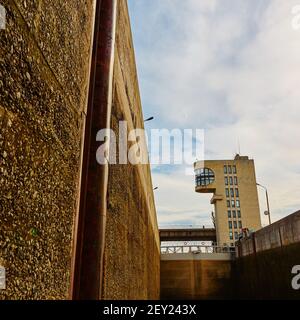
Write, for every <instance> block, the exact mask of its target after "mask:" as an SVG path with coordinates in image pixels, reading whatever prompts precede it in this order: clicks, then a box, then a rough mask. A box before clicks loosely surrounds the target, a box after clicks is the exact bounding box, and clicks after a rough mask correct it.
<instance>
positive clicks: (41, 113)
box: [0, 0, 159, 299]
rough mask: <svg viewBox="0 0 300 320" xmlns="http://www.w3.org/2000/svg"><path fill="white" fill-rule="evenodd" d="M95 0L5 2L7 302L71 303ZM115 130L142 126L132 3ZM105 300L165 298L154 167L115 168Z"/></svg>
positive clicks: (0, 194)
mask: <svg viewBox="0 0 300 320" xmlns="http://www.w3.org/2000/svg"><path fill="white" fill-rule="evenodd" d="M93 2H94V1H92V0H72V1H62V0H54V1H45V0H24V1H14V0H5V1H0V4H1V5H3V6H4V7H5V9H6V11H7V25H6V29H5V30H0V265H2V266H4V267H5V268H6V278H7V288H6V290H0V299H68V298H69V297H70V296H69V291H70V279H71V278H70V273H71V258H72V250H73V239H74V221H75V219H76V214H77V211H78V201H79V190H80V188H79V186H80V172H81V156H82V155H81V153H82V141H83V131H84V122H85V114H86V106H87V92H88V83H89V67H90V49H91V43H92V25H93V15H94V8H93ZM112 112H113V114H112V126H113V128H116V123H117V121H118V119H120V118H121V119H124V118H125V119H126V120H128V121H129V122H130V121H131V125H132V126H141V127H142V126H143V123H142V110H141V103H140V98H139V89H138V81H137V74H136V67H135V61H134V52H133V45H132V37H131V30H130V22H129V17H128V9H127V2H126V0H119V1H118V18H117V38H116V51H115V66H114V95H113V110H112ZM107 223H108V225H107V236H106V250H105V272H104V282H105V283H104V292H103V297H104V298H112V299H114V298H120V299H121V298H122V299H126V298H133V299H147V298H153V299H155V298H158V297H159V236H158V229H157V222H156V212H155V206H154V201H153V191H152V183H151V176H150V168H149V167H148V166H130V165H122V166H121V165H120V166H118V165H116V166H111V168H110V176H109V196H108V222H107Z"/></svg>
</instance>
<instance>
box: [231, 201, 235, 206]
mask: <svg viewBox="0 0 300 320" xmlns="http://www.w3.org/2000/svg"><path fill="white" fill-rule="evenodd" d="M231 206H232V207H233V208H234V207H235V201H234V200H231Z"/></svg>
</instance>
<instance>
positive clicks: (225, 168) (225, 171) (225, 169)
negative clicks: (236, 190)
mask: <svg viewBox="0 0 300 320" xmlns="http://www.w3.org/2000/svg"><path fill="white" fill-rule="evenodd" d="M224 173H225V174H227V166H226V165H225V166H224Z"/></svg>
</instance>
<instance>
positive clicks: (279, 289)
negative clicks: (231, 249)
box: [234, 243, 300, 300]
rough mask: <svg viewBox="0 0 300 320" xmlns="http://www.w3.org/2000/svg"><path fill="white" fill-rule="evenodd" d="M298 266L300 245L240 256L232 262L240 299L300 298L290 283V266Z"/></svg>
mask: <svg viewBox="0 0 300 320" xmlns="http://www.w3.org/2000/svg"><path fill="white" fill-rule="evenodd" d="M299 264H300V243H297V244H291V245H288V246H285V247H282V248H274V249H269V250H266V251H261V252H258V253H257V254H256V255H255V254H251V255H248V256H244V257H241V258H239V259H237V260H236V261H235V267H234V270H235V271H234V274H235V275H236V278H235V279H236V282H235V283H236V297H237V298H239V299H259V300H262V299H288V300H289V299H300V290H294V289H293V288H292V285H291V282H292V278H293V277H294V275H292V273H291V271H292V268H293V266H295V265H299Z"/></svg>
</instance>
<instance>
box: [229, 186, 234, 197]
mask: <svg viewBox="0 0 300 320" xmlns="http://www.w3.org/2000/svg"><path fill="white" fill-rule="evenodd" d="M230 196H231V197H232V198H233V197H234V191H233V188H230Z"/></svg>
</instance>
